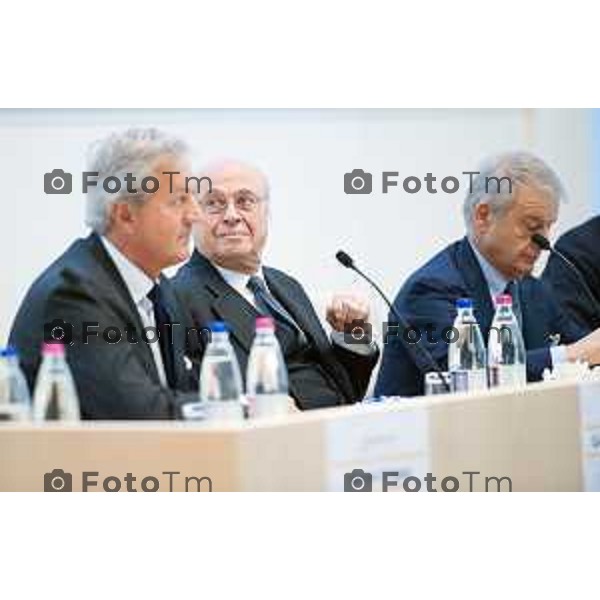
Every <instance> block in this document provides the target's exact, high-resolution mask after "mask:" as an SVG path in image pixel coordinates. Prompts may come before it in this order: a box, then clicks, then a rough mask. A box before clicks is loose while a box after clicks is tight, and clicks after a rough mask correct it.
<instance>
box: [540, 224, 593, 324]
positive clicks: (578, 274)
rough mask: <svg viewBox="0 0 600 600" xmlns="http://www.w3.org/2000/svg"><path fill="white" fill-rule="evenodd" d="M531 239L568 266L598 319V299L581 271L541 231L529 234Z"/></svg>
mask: <svg viewBox="0 0 600 600" xmlns="http://www.w3.org/2000/svg"><path fill="white" fill-rule="evenodd" d="M531 241H532V242H533V243H534V244H535V245H536V246H538V248H540V249H542V250H547V251H548V252H551V253H552V254H554V256H557V257H558V258H559V259H560V260H561V261H562V262H563V264H565V265H566V266H567V267H568V268H569V270H570V271H571V273H573V274H574V275H575V277H576V278H577V279H578V280H579V284H580V285H581V288H582V289H583V290H584V291H585V293H586V294H587V296H588V299H589V300H591V302H592V306H593V307H594V312H595V313H596V314H595V315H594V316H595V318H596V319H598V320H600V317H599V315H600V311H599V310H598V300H596V297H595V296H594V294H593V292H592V290H590V288H589V286H588V284H587V282H586V280H585V278H584V276H583V275H582V274H581V271H580V270H579V269H578V268H577V267H576V266H575V264H574V263H573V262H572V261H570V260H569V259H568V258H567V257H566V256H565V255H564V254H563V253H562V252H560V251H559V250H557V249H556V248H554V247H553V246H552V244H551V243H550V241H549V240H548V238H547V237H545V236H543V235H542V234H541V233H534V234H533V235H532V236H531Z"/></svg>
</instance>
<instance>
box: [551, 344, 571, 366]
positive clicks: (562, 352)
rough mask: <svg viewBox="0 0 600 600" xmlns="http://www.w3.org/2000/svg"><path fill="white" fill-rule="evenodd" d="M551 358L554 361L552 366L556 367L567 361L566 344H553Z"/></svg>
mask: <svg viewBox="0 0 600 600" xmlns="http://www.w3.org/2000/svg"><path fill="white" fill-rule="evenodd" d="M550 359H551V361H552V365H551V367H552V368H554V367H555V366H556V365H562V364H564V363H566V362H567V348H566V346H552V347H551V348H550Z"/></svg>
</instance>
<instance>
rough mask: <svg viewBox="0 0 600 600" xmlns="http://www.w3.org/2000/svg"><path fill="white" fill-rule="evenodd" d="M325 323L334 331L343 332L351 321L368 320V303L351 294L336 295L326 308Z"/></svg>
mask: <svg viewBox="0 0 600 600" xmlns="http://www.w3.org/2000/svg"><path fill="white" fill-rule="evenodd" d="M326 317H327V322H328V323H329V324H330V325H331V326H332V327H333V329H334V330H335V331H342V332H343V331H344V329H345V327H346V325H350V324H351V323H352V321H364V322H365V323H366V322H368V320H369V303H368V302H367V301H366V300H364V299H363V298H360V297H358V296H355V295H353V294H336V295H335V296H333V298H332V299H331V302H329V304H328V306H327V313H326Z"/></svg>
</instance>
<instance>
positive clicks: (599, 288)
mask: <svg viewBox="0 0 600 600" xmlns="http://www.w3.org/2000/svg"><path fill="white" fill-rule="evenodd" d="M555 248H556V249H557V250H558V251H559V252H561V253H562V254H564V255H565V256H566V257H567V258H568V259H569V260H570V261H571V262H572V263H573V264H574V265H575V266H576V267H577V269H578V270H579V272H580V273H581V275H582V276H583V278H584V279H585V281H586V283H587V287H588V288H589V291H590V292H591V294H588V293H586V291H585V288H583V287H582V285H581V282H580V281H579V280H578V277H577V275H576V274H575V273H574V272H573V271H572V270H571V269H569V267H567V266H566V265H565V263H564V262H563V261H562V260H560V259H559V258H557V257H556V256H554V255H553V254H552V255H550V258H549V260H548V264H547V265H546V268H545V269H544V272H543V274H542V279H543V280H544V281H545V282H546V283H547V284H548V285H549V286H551V287H552V290H553V295H554V297H555V298H556V299H557V300H558V302H559V303H560V305H561V306H562V307H563V309H564V310H565V312H566V313H567V315H568V316H569V318H570V319H571V320H572V321H574V322H575V323H577V324H578V325H579V326H580V327H587V328H589V329H596V328H597V327H600V216H598V217H594V218H592V219H590V220H589V221H586V222H585V223H583V224H582V225H579V226H578V227H575V228H574V229H571V230H570V231H567V233H565V234H563V235H562V236H561V237H560V238H559V240H558V242H556V245H555ZM590 295H591V296H592V297H590Z"/></svg>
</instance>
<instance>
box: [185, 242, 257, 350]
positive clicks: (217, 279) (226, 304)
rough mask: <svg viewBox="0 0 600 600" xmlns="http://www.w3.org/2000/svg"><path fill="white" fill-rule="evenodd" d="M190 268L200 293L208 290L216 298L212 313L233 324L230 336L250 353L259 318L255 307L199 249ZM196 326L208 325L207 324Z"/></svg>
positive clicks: (191, 261)
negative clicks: (222, 275) (257, 318)
mask: <svg viewBox="0 0 600 600" xmlns="http://www.w3.org/2000/svg"><path fill="white" fill-rule="evenodd" d="M187 268H189V269H191V270H192V272H193V281H194V282H195V283H196V285H197V286H198V291H200V290H202V289H203V288H205V289H206V290H207V291H208V292H209V293H210V295H211V296H212V297H213V300H212V302H211V312H212V313H213V314H214V315H216V316H217V317H218V318H219V319H221V320H222V321H225V322H226V323H228V324H229V325H230V331H231V333H230V335H231V336H232V337H233V338H235V339H236V340H237V342H238V344H239V345H240V346H241V347H242V348H243V349H244V351H245V352H246V353H249V352H250V347H251V346H252V342H253V341H254V330H255V327H256V317H257V316H258V313H257V312H256V310H255V309H254V307H253V306H252V305H251V304H249V303H248V302H247V301H246V299H245V298H244V297H243V296H241V295H240V294H238V293H237V292H236V291H235V290H234V289H233V288H232V287H231V286H230V285H229V284H228V283H227V282H226V281H225V280H224V279H223V277H221V274H220V273H219V272H218V271H217V269H216V268H215V267H214V266H213V265H212V264H211V263H210V261H209V260H207V259H206V258H205V257H204V256H203V255H202V254H200V253H199V252H198V251H197V250H194V254H193V255H192V258H191V260H190V262H189V263H188V265H187ZM197 325H202V326H207V325H208V323H199V324H197Z"/></svg>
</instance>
